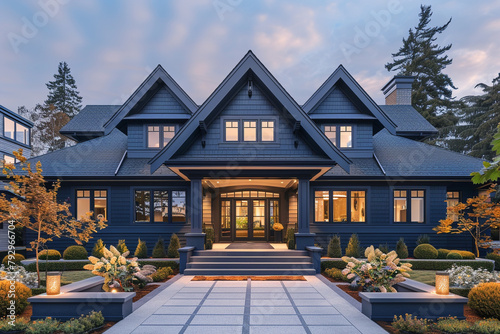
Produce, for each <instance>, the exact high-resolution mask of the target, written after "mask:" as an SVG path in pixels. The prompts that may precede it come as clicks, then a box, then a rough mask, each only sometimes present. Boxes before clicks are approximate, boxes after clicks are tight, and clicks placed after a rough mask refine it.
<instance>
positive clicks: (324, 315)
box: [106, 276, 386, 334]
mask: <svg viewBox="0 0 500 334" xmlns="http://www.w3.org/2000/svg"><path fill="white" fill-rule="evenodd" d="M192 278H193V276H183V277H181V278H180V279H179V280H177V281H176V282H175V283H173V284H172V285H171V286H169V287H168V288H166V289H165V290H163V291H162V292H161V293H159V294H158V295H157V296H155V297H154V298H152V299H151V300H150V301H148V302H147V303H146V304H144V305H143V306H142V307H140V308H139V309H137V310H136V311H135V312H134V313H132V314H131V315H129V316H128V317H127V318H125V319H124V320H122V321H120V322H119V323H117V324H116V325H115V326H113V327H112V328H111V329H109V330H108V331H106V334H126V333H133V334H153V333H155V334H156V333H181V334H191V333H204V334H211V333H215V334H226V333H227V334H229V333H231V334H233V333H234V334H236V333H243V334H249V333H250V334H256V333H258V334H266V333H272V334H279V333H286V334H299V333H309V334H322V333H325V334H326V333H328V334H331V333H345V334H350V333H357V334H359V333H370V334H379V333H386V332H385V331H384V330H383V329H382V328H380V327H379V326H378V325H377V324H376V323H374V322H372V321H371V320H370V319H368V318H367V317H365V316H364V315H363V314H362V313H361V312H359V311H358V310H357V309H356V308H355V307H354V306H352V305H351V304H350V303H348V302H347V301H346V300H345V299H343V298H342V297H340V296H339V295H338V294H337V293H336V292H334V291H333V290H332V289H330V288H329V287H328V286H327V285H325V284H324V283H323V282H321V280H319V279H318V278H317V277H316V276H306V279H307V281H265V282H255V281H243V282H238V281H215V282H213V281H212V282H211V281H191V279H192Z"/></svg>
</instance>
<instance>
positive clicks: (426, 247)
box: [413, 244, 438, 259]
mask: <svg viewBox="0 0 500 334" xmlns="http://www.w3.org/2000/svg"><path fill="white" fill-rule="evenodd" d="M413 257H415V258H416V259H437V257H438V251H437V249H436V248H434V246H432V245H431V244H420V245H418V246H417V247H415V249H414V250H413Z"/></svg>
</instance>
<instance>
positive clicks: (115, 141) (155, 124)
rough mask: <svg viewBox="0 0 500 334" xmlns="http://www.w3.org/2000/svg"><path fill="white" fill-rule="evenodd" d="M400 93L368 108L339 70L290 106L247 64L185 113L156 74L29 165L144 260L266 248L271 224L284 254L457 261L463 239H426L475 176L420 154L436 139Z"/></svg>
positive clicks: (432, 153)
mask: <svg viewBox="0 0 500 334" xmlns="http://www.w3.org/2000/svg"><path fill="white" fill-rule="evenodd" d="M297 79H299V80H300V78H297ZM411 83H412V78H409V77H400V76H396V77H394V78H393V79H392V80H391V81H390V82H389V83H388V84H387V85H385V86H384V87H383V92H384V94H385V95H386V105H377V104H376V103H375V102H374V101H373V99H372V98H371V97H370V96H369V95H368V94H367V93H366V92H365V91H364V90H363V88H362V87H361V86H360V85H359V84H358V83H357V82H356V80H354V78H353V77H352V76H351V75H350V74H349V73H348V72H347V70H346V69H345V68H344V67H343V66H339V67H338V68H337V69H336V70H335V72H333V74H332V75H331V76H330V77H329V78H328V79H327V80H326V81H325V83H324V84H323V85H322V86H321V87H320V88H319V89H318V90H317V91H316V92H315V93H314V94H313V95H312V96H311V98H310V99H309V100H308V101H307V102H306V103H305V104H304V105H299V104H298V103H297V102H295V100H294V99H293V98H292V97H291V96H290V95H289V94H288V93H287V91H286V90H285V89H284V88H283V87H282V86H281V85H280V83H279V82H278V81H277V80H276V78H274V77H273V76H272V74H271V73H270V72H269V71H268V70H267V69H266V67H265V66H264V65H263V64H262V63H261V62H260V61H259V60H258V59H257V58H256V57H255V55H254V54H253V53H252V52H248V53H247V54H246V55H245V57H244V58H243V59H242V60H241V61H240V62H239V63H238V64H237V65H236V67H235V68H234V69H233V70H232V71H231V72H230V73H229V75H228V76H227V77H226V78H225V79H224V81H223V82H222V83H221V84H220V85H219V86H218V87H217V89H216V90H215V91H214V92H213V93H212V94H211V95H210V96H209V97H208V99H207V100H206V101H205V102H204V103H203V104H202V105H201V106H199V105H197V104H195V103H194V102H193V100H192V99H191V98H190V97H189V96H188V95H187V93H186V92H185V91H184V90H182V88H181V87H180V86H179V85H178V84H177V83H176V82H175V81H174V80H173V79H172V78H171V77H170V76H169V75H168V73H167V72H166V71H165V70H164V69H163V68H162V67H161V66H158V67H157V68H156V69H155V70H154V71H153V72H152V73H151V74H150V75H149V77H148V78H147V79H146V80H145V81H144V82H143V83H142V84H141V85H140V86H139V87H138V88H137V90H136V91H135V92H134V93H133V94H132V96H130V98H129V99H128V100H127V101H126V102H125V103H124V104H123V105H89V106H86V107H85V108H84V109H83V110H82V111H81V112H80V113H79V114H78V115H77V116H75V117H74V118H73V119H72V120H71V121H70V122H69V123H68V124H67V125H66V126H65V127H64V128H63V129H62V130H61V133H62V134H64V135H66V136H68V137H70V138H73V139H74V140H76V141H77V142H78V144H77V145H75V146H73V147H68V148H64V149H61V150H59V151H56V152H52V153H49V154H46V155H44V156H41V157H37V158H35V159H34V160H40V161H41V162H42V164H43V170H44V173H45V176H46V177H47V178H48V179H60V180H61V181H62V188H61V190H60V197H61V200H67V201H69V202H70V203H71V207H72V210H73V214H74V215H76V216H79V215H81V214H83V213H84V212H86V211H93V212H94V213H95V214H102V215H104V216H105V217H106V218H107V220H108V222H109V223H108V224H109V226H108V227H107V228H106V229H104V230H102V231H100V232H98V233H97V235H96V237H97V238H102V239H103V240H104V242H105V243H106V244H108V245H109V244H116V243H117V241H118V239H125V240H126V241H127V244H128V245H129V247H130V248H133V247H135V245H136V244H137V239H138V238H141V239H143V240H146V241H147V243H148V244H149V245H150V248H151V247H152V246H153V244H154V243H155V242H156V240H157V239H158V238H159V237H163V238H164V239H166V240H168V239H169V238H170V236H171V234H172V233H177V234H178V235H179V237H180V238H181V242H182V244H183V245H191V246H195V247H197V248H202V247H203V238H204V233H203V229H204V228H205V227H209V226H212V227H213V228H214V230H215V238H216V242H237V241H262V242H273V241H275V238H276V236H275V232H274V231H273V229H272V226H273V224H274V223H277V222H279V223H282V224H283V225H284V226H285V229H287V228H295V229H296V239H297V248H298V249H304V248H305V247H306V246H312V245H314V244H320V245H322V246H325V245H326V244H327V242H328V240H329V239H330V238H331V236H332V235H334V234H340V235H341V237H342V242H343V246H345V244H346V243H347V241H348V239H349V236H350V235H351V234H352V233H357V234H358V235H359V238H360V240H361V243H362V244H363V246H368V245H370V244H374V245H379V244H380V243H388V244H389V246H390V247H394V246H395V243H396V242H397V240H398V239H399V238H400V237H404V238H405V240H406V242H407V244H408V246H409V248H410V249H412V248H414V247H415V240H416V238H417V237H418V236H419V235H420V234H429V235H431V238H432V243H433V244H434V245H435V246H438V247H446V248H462V249H469V248H471V246H472V244H471V240H469V239H468V238H467V237H466V236H465V235H463V236H462V235H459V236H456V235H455V236H452V237H451V236H447V235H444V236H443V235H439V236H438V235H436V234H435V232H433V231H432V228H433V227H435V226H436V224H437V223H438V221H439V220H440V219H443V218H445V216H446V206H447V205H449V204H453V203H456V202H457V201H458V200H461V199H465V198H468V197H471V196H474V195H477V193H478V191H479V190H478V189H477V188H476V187H475V186H474V185H473V184H472V183H471V181H470V176H469V174H470V173H471V172H472V171H477V170H479V169H480V168H481V167H482V163H481V161H480V160H479V159H475V158H472V157H469V156H465V155H461V154H458V153H454V152H450V151H447V150H445V149H442V148H438V147H434V146H430V145H427V144H425V143H423V142H422V139H424V138H426V137H429V136H431V135H433V134H435V133H436V129H435V128H434V127H432V126H431V125H430V124H429V123H428V122H427V121H426V120H425V119H424V118H423V117H422V116H421V115H420V114H419V113H418V112H417V111H415V110H414V109H413V108H412V107H411ZM70 243H71V241H69V240H64V239H61V240H58V241H55V242H54V243H53V245H52V247H55V248H60V249H63V248H64V247H65V246H67V245H68V244H70ZM88 247H89V248H91V247H92V245H88Z"/></svg>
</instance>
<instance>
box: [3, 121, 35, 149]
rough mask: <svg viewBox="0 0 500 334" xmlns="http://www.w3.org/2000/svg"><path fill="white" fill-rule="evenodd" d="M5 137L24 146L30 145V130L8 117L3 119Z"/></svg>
mask: <svg viewBox="0 0 500 334" xmlns="http://www.w3.org/2000/svg"><path fill="white" fill-rule="evenodd" d="M3 135H4V137H6V138H10V139H13V140H15V141H18V142H20V143H22V144H26V145H29V143H30V130H29V129H28V128H27V127H25V126H23V125H21V124H19V123H18V122H15V121H13V120H12V119H10V118H7V117H4V118H3Z"/></svg>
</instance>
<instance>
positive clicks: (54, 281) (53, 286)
mask: <svg viewBox="0 0 500 334" xmlns="http://www.w3.org/2000/svg"><path fill="white" fill-rule="evenodd" d="M60 293H61V273H60V272H58V271H50V272H48V273H47V294H48V295H58V294H60Z"/></svg>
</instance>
